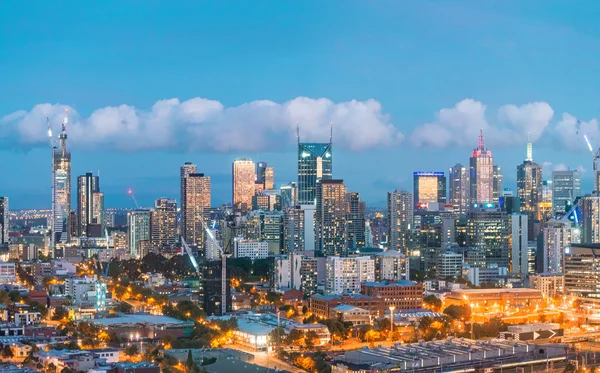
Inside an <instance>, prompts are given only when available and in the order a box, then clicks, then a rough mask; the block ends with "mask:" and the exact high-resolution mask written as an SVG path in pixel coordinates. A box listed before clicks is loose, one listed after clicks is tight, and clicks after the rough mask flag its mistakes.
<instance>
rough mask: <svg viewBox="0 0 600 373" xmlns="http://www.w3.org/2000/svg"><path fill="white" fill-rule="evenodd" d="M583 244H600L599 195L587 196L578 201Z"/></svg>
mask: <svg viewBox="0 0 600 373" xmlns="http://www.w3.org/2000/svg"><path fill="white" fill-rule="evenodd" d="M579 208H580V209H581V230H582V239H581V242H582V243H584V244H592V243H600V195H598V194H587V195H585V196H583V197H581V199H580V200H579Z"/></svg>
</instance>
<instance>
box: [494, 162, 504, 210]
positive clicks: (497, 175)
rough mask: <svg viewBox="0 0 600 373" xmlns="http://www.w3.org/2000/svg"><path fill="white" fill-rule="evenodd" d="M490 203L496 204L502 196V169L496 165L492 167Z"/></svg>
mask: <svg viewBox="0 0 600 373" xmlns="http://www.w3.org/2000/svg"><path fill="white" fill-rule="evenodd" d="M492 191H493V192H492V202H494V203H496V204H497V203H498V201H499V200H500V197H501V196H502V191H503V189H502V169H501V168H500V166H498V165H494V179H493V182H492Z"/></svg>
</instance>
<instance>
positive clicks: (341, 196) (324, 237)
mask: <svg viewBox="0 0 600 373" xmlns="http://www.w3.org/2000/svg"><path fill="white" fill-rule="evenodd" d="M305 222H306V219H305ZM315 234H316V244H315V250H316V252H318V253H319V254H320V255H322V256H346V255H347V249H348V247H347V242H346V187H345V186H344V181H343V180H320V181H319V182H318V183H317V206H316V211H315Z"/></svg>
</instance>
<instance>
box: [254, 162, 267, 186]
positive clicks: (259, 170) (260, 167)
mask: <svg viewBox="0 0 600 373" xmlns="http://www.w3.org/2000/svg"><path fill="white" fill-rule="evenodd" d="M266 171H267V162H257V163H256V184H262V185H263V186H264V185H265V174H266Z"/></svg>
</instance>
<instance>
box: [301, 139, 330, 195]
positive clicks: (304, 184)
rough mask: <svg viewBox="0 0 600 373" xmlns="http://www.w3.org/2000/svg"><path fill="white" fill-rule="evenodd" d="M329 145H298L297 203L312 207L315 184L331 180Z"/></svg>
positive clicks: (315, 190)
mask: <svg viewBox="0 0 600 373" xmlns="http://www.w3.org/2000/svg"><path fill="white" fill-rule="evenodd" d="M332 160H333V155H332V152H331V143H328V144H318V143H298V203H299V204H300V205H313V204H315V200H316V198H317V182H318V181H319V180H331V178H332Z"/></svg>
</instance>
